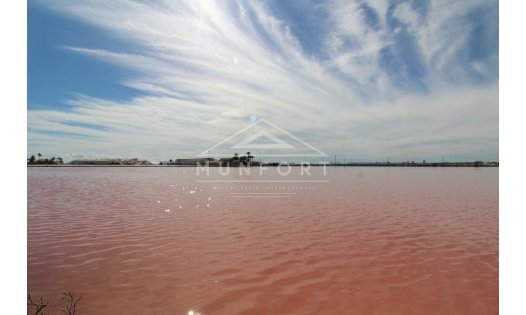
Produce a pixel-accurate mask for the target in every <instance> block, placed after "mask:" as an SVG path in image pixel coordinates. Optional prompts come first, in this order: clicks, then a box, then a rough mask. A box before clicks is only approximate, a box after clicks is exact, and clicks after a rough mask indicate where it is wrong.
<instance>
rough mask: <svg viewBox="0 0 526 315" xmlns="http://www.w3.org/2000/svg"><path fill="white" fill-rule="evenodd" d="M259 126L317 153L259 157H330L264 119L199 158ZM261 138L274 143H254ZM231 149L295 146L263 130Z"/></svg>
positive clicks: (285, 147)
mask: <svg viewBox="0 0 526 315" xmlns="http://www.w3.org/2000/svg"><path fill="white" fill-rule="evenodd" d="M259 124H267V125H269V126H270V127H272V128H274V129H276V130H277V131H279V132H280V133H283V134H285V135H286V136H288V137H290V138H292V139H294V140H295V141H298V142H300V143H301V144H303V145H305V146H306V147H308V148H310V149H311V150H312V151H314V152H315V153H307V152H305V153H302V154H301V153H288V154H287V153H285V154H283V153H273V154H265V153H258V156H275V157H277V156H282V157H295V156H309V157H327V156H328V155H327V154H325V153H324V152H322V151H320V150H318V149H317V148H315V147H313V146H312V145H310V144H308V143H306V142H305V141H303V140H301V139H300V138H298V137H296V136H294V135H293V134H291V133H290V132H288V131H286V130H283V129H282V128H280V127H278V126H276V125H275V124H273V123H271V122H269V121H267V120H266V119H264V118H260V119H259V120H257V121H256V122H254V123H252V124H250V125H249V126H247V127H245V128H243V129H241V130H240V131H238V132H236V133H235V134H233V135H231V136H230V137H228V138H226V139H224V140H223V141H221V142H219V143H217V144H216V145H214V146H212V147H210V148H208V149H206V150H204V151H203V152H201V153H199V154H198V155H197V156H198V157H208V156H209V155H210V152H212V151H214V149H216V148H218V147H220V146H221V145H222V144H224V143H226V142H228V141H230V140H232V139H233V138H235V137H236V136H238V135H240V134H242V133H244V132H246V131H248V130H250V129H252V128H254V127H255V126H257V125H259ZM261 138H265V139H268V140H271V141H272V142H271V143H263V144H255V143H254V142H255V141H257V140H258V139H261ZM231 148H233V149H236V148H237V149H241V148H245V149H250V148H256V149H270V148H273V149H276V148H278V149H288V148H294V146H292V145H290V144H289V143H287V142H286V141H284V140H283V139H281V138H279V137H277V136H276V135H274V134H273V133H271V132H269V131H266V130H262V131H259V132H258V133H256V134H254V135H250V136H249V137H247V138H245V139H244V140H242V141H240V142H238V143H237V144H235V145H234V146H232V147H231ZM214 155H217V156H230V155H231V154H230V153H228V154H227V153H218V154H214Z"/></svg>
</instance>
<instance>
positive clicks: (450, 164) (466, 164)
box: [27, 162, 499, 168]
mask: <svg viewBox="0 0 526 315" xmlns="http://www.w3.org/2000/svg"><path fill="white" fill-rule="evenodd" d="M280 165H281V166H287V165H288V166H291V167H301V166H302V165H303V164H300V163H283V164H279V163H262V164H258V165H252V167H258V166H262V167H279V166H280ZM306 165H307V166H311V167H323V166H325V167H499V163H494V162H492V163H482V164H480V163H476V162H444V163H440V162H439V163H376V162H375V163H346V164H343V163H341V164H340V163H337V164H319V163H312V164H306ZM198 166H199V165H156V164H151V165H111V164H108V165H104V164H97V165H93V164H85V165H78V164H60V165H57V164H36V165H27V167H58V168H61V167H198ZM208 166H209V167H226V166H220V165H208ZM201 167H206V165H201ZM232 167H240V166H232Z"/></svg>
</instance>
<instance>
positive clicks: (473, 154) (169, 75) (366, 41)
mask: <svg viewBox="0 0 526 315" xmlns="http://www.w3.org/2000/svg"><path fill="white" fill-rule="evenodd" d="M294 3H295V2H293V1H290V2H289V1H275V2H259V1H254V2H245V1H217V2H215V1H177V2H173V1H158V2H149V1H112V2H104V1H80V2H75V3H71V2H69V1H42V2H39V3H38V5H39V6H45V7H47V8H49V10H52V11H54V12H58V14H61V15H65V16H68V17H71V18H72V19H74V20H77V21H81V22H82V23H86V24H87V25H89V26H91V27H92V28H93V32H94V33H95V34H97V33H100V34H112V36H115V37H116V38H119V39H120V40H122V41H123V43H125V44H122V45H119V47H114V45H112V44H111V43H108V44H107V45H104V44H101V45H97V46H89V45H86V46H84V45H70V44H69V43H66V42H65V43H61V44H60V45H59V46H58V47H57V49H59V50H60V51H62V52H67V53H69V54H75V55H80V56H83V57H85V58H88V59H92V60H97V61H99V62H100V66H99V67H97V69H96V70H97V71H102V73H104V71H110V69H113V68H120V69H125V70H126V75H125V76H123V77H122V78H121V79H120V80H119V82H118V83H119V84H120V85H122V86H125V87H127V88H129V89H132V90H134V91H136V94H135V95H133V96H130V97H129V98H124V99H123V98H120V99H117V98H113V97H108V96H106V95H104V93H101V94H100V95H83V94H78V93H77V94H72V97H70V98H69V99H66V100H64V102H65V104H66V107H64V106H60V107H59V106H57V105H55V106H54V104H48V105H49V106H47V107H46V108H44V109H43V108H32V106H31V104H29V109H28V150H29V152H31V153H34V152H38V151H42V152H43V153H44V152H45V153H49V154H57V155H62V156H65V157H66V158H68V157H70V158H74V157H75V156H85V157H102V156H121V157H133V156H137V157H140V158H147V159H152V160H155V161H157V160H166V159H169V158H177V157H188V156H194V155H196V154H198V153H199V152H201V151H202V150H203V149H205V148H207V147H210V146H212V145H213V144H215V143H217V142H219V141H221V140H222V139H224V138H226V137H228V136H230V135H232V134H234V133H236V132H237V131H238V130H240V129H242V128H244V127H245V126H247V125H248V124H249V123H250V121H249V120H248V117H249V116H250V115H256V116H258V117H262V118H265V119H267V120H269V121H272V122H273V123H275V124H276V125H278V126H281V127H282V128H284V129H286V130H287V131H289V132H291V133H293V134H294V135H296V136H298V137H300V138H302V139H303V140H305V141H307V142H308V143H310V144H312V145H313V146H315V147H317V148H319V149H321V150H322V151H325V152H327V153H336V154H339V155H346V156H347V158H348V159H349V160H352V159H355V160H369V159H372V160H380V159H384V158H386V157H390V158H391V159H393V160H394V159H401V160H406V159H409V160H418V159H428V160H429V159H439V158H440V157H441V156H446V157H448V158H450V159H457V160H460V159H479V158H480V159H498V2H496V1H490V2H488V1H462V2H458V1H436V2H435V1H414V2H411V1H389V2H387V1H367V2H365V1H326V2H321V3H319V2H316V3H314V2H313V3H311V4H310V5H303V6H295V5H297V4H294ZM306 3H310V2H306ZM33 5H35V4H33ZM56 62H59V61H56ZM29 75H31V74H29ZM51 75H52V74H50V76H51ZM71 92H72V93H74V92H77V91H71ZM28 93H29V94H31V93H32V91H31V90H28Z"/></svg>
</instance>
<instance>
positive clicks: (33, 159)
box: [27, 155, 35, 164]
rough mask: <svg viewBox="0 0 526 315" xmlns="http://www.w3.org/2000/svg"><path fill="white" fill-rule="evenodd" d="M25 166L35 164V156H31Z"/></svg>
mask: <svg viewBox="0 0 526 315" xmlns="http://www.w3.org/2000/svg"><path fill="white" fill-rule="evenodd" d="M27 164H35V155H31V156H30V157H29V159H28V160H27Z"/></svg>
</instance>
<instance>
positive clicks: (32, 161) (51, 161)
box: [27, 153, 64, 165]
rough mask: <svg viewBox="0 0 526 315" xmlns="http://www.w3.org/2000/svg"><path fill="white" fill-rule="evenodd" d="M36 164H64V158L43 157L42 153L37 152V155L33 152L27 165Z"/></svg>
mask: <svg viewBox="0 0 526 315" xmlns="http://www.w3.org/2000/svg"><path fill="white" fill-rule="evenodd" d="M36 164H64V160H63V159H62V158H61V157H52V158H50V159H48V158H42V154H41V153H37V155H36V156H35V155H34V154H33V155H31V156H30V157H29V158H28V159H27V165H36Z"/></svg>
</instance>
